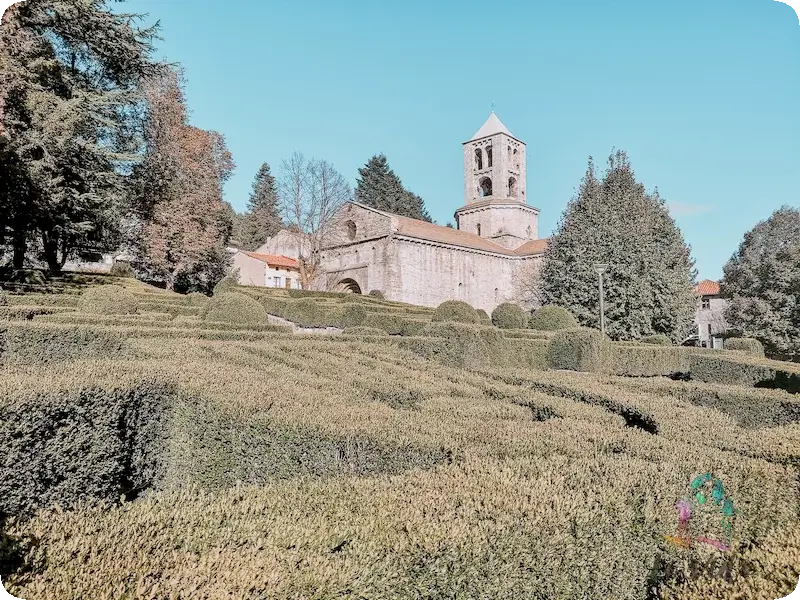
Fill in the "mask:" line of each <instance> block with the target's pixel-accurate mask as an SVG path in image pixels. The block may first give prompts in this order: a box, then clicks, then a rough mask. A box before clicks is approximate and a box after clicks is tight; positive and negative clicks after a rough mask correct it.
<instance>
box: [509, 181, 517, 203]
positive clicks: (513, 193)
mask: <svg viewBox="0 0 800 600" xmlns="http://www.w3.org/2000/svg"><path fill="white" fill-rule="evenodd" d="M508 197H509V198H516V197H517V180H516V179H514V178H513V177H509V178H508Z"/></svg>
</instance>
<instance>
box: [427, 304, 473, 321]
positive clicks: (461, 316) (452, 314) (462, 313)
mask: <svg viewBox="0 0 800 600" xmlns="http://www.w3.org/2000/svg"><path fill="white" fill-rule="evenodd" d="M431 320H432V321H436V322H447V321H452V322H455V323H477V322H478V321H479V317H478V313H477V312H476V311H475V309H474V308H472V307H471V306H470V305H469V304H467V303H466V302H462V301H461V300H446V301H444V302H442V303H441V304H440V305H439V306H437V307H436V310H435V311H433V317H432V319H431Z"/></svg>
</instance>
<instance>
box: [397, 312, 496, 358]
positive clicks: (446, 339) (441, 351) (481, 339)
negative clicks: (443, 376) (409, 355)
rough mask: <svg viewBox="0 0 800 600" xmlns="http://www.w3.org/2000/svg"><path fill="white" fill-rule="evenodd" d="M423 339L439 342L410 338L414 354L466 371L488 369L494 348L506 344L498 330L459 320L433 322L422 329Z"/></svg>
mask: <svg viewBox="0 0 800 600" xmlns="http://www.w3.org/2000/svg"><path fill="white" fill-rule="evenodd" d="M473 312H474V311H473ZM421 336H422V338H439V339H438V340H436V341H432V340H424V339H423V340H420V339H419V338H409V339H412V340H414V341H413V342H411V346H410V348H411V350H412V351H414V352H416V353H417V354H419V355H421V356H424V357H425V358H429V359H435V360H437V361H439V362H440V363H442V364H444V365H447V366H451V367H463V368H476V367H484V366H486V364H487V360H488V357H489V355H490V354H491V351H492V349H493V348H494V347H496V346H498V345H500V344H501V343H502V341H503V336H502V334H501V333H500V331H499V330H498V329H496V328H495V327H491V326H485V325H475V324H470V323H459V322H456V321H444V322H435V323H429V324H428V325H426V326H425V327H424V328H423V329H422V332H421ZM407 347H408V346H407Z"/></svg>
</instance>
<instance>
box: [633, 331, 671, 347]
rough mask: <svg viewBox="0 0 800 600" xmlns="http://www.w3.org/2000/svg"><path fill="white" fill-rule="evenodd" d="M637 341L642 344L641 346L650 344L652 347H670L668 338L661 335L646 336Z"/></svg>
mask: <svg viewBox="0 0 800 600" xmlns="http://www.w3.org/2000/svg"><path fill="white" fill-rule="evenodd" d="M639 341H640V342H642V343H643V344H652V345H654V346H671V345H672V340H671V339H669V337H668V336H666V335H664V334H663V333H657V334H655V335H646V336H644V337H643V338H642V339H640V340H639Z"/></svg>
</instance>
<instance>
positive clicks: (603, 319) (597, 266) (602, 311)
mask: <svg viewBox="0 0 800 600" xmlns="http://www.w3.org/2000/svg"><path fill="white" fill-rule="evenodd" d="M607 268H608V265H606V264H599V263H598V264H595V266H594V269H595V271H597V275H598V276H599V278H600V280H599V281H600V333H602V334H603V335H605V333H606V315H605V306H604V298H603V273H605V272H606V269H607Z"/></svg>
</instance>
